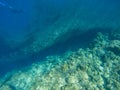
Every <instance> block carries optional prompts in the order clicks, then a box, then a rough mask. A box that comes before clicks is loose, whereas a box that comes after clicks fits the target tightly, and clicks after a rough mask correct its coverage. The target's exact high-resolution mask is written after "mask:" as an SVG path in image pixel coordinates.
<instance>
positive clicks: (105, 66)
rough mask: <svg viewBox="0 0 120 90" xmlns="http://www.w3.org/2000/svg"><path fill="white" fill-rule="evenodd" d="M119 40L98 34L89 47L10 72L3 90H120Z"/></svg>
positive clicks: (0, 87)
mask: <svg viewBox="0 0 120 90" xmlns="http://www.w3.org/2000/svg"><path fill="white" fill-rule="evenodd" d="M119 36H120V34H119V33H116V32H114V33H112V34H109V33H101V32H98V33H96V35H95V37H94V38H93V39H92V41H91V42H89V45H87V47H84V48H82V47H81V48H78V49H75V50H74V51H72V50H70V49H69V50H67V51H66V52H64V54H62V55H60V54H58V55H48V56H46V58H45V59H44V61H42V62H36V63H33V64H32V65H31V66H28V67H25V68H23V69H20V70H17V71H13V72H9V73H8V74H6V75H5V77H4V78H2V79H1V80H0V90H86V89H87V90H120V37H119ZM66 41H67V40H66ZM37 59H39V57H38V58H37ZM38 61H39V60H38Z"/></svg>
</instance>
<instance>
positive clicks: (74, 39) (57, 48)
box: [0, 28, 111, 75]
mask: <svg viewBox="0 0 120 90" xmlns="http://www.w3.org/2000/svg"><path fill="white" fill-rule="evenodd" d="M98 32H102V33H111V29H109V28H105V29H103V28H93V29H90V30H87V32H84V33H82V32H81V30H80V29H79V28H77V29H73V30H70V32H67V33H65V34H64V35H62V36H60V37H59V38H57V40H56V41H55V43H54V44H53V45H51V46H49V47H47V48H45V49H44V50H42V51H39V52H38V53H32V54H31V55H30V54H29V55H27V56H26V55H23V54H21V53H19V55H18V56H16V57H13V59H12V58H11V59H10V58H8V59H9V60H8V61H6V62H4V60H3V61H2V62H0V71H1V72H0V74H1V75H4V74H6V73H7V72H9V71H11V70H13V69H16V68H21V67H26V66H29V65H31V64H32V63H34V62H42V61H43V60H45V57H46V56H49V55H62V54H64V53H65V52H66V51H68V50H71V51H75V50H78V49H79V48H87V47H89V44H90V42H92V41H93V39H94V38H95V37H96V35H97V33H98ZM30 42H31V40H30ZM26 44H28V43H26ZM18 49H19V48H18ZM18 49H16V50H18ZM8 52H9V50H8Z"/></svg>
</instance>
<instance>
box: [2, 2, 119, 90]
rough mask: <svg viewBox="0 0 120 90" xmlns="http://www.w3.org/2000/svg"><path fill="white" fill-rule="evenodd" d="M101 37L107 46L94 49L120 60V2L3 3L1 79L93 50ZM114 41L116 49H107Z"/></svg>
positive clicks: (113, 47)
mask: <svg viewBox="0 0 120 90" xmlns="http://www.w3.org/2000/svg"><path fill="white" fill-rule="evenodd" d="M99 33H103V34H105V35H106V37H109V40H108V38H107V39H106V38H102V36H101V37H100V38H97V39H99V40H100V41H99V42H102V41H105V40H106V42H104V44H100V43H99V44H100V45H101V46H100V45H98V46H97V44H95V48H100V47H103V48H104V50H106V51H107V50H108V51H112V52H113V53H114V54H116V55H118V56H119V55H120V51H119V50H120V48H119V46H120V45H119V44H120V43H119V41H120V1H119V0H0V77H1V78H2V77H4V76H5V75H7V73H8V72H12V71H14V70H16V71H17V70H18V71H19V70H23V71H25V70H26V69H25V70H24V68H25V67H29V66H31V65H32V64H33V63H36V62H40V63H42V62H44V61H45V58H46V57H47V56H54V55H61V56H62V55H63V54H65V53H66V52H69V51H72V52H76V51H77V50H78V49H79V48H82V49H86V48H92V49H93V50H94V49H95V48H93V47H94V46H92V44H93V41H94V40H96V36H97V35H98V34H99ZM103 39H105V40H103ZM114 39H117V42H115V41H113V42H115V43H113V44H115V45H113V44H111V46H109V45H108V46H109V47H107V45H106V43H107V44H110V42H112V40H114ZM96 42H97V40H96ZM102 43H103V42H102ZM102 45H103V46H102ZM104 45H106V46H104ZM106 47H107V48H106ZM106 51H103V52H106ZM101 52H102V51H101ZM98 54H99V53H97V54H96V55H98ZM100 58H102V59H103V58H105V56H101V57H100ZM103 61H104V60H103ZM113 67H114V66H113ZM21 68H22V69H21ZM117 72H118V73H120V70H118V71H117ZM13 74H14V73H13ZM104 78H105V77H104ZM105 83H107V82H105ZM0 87H1V84H0ZM15 90H17V89H15ZM22 90H24V89H22ZM106 90H107V89H106Z"/></svg>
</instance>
